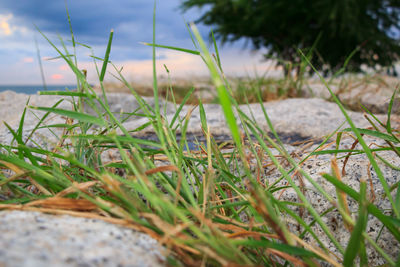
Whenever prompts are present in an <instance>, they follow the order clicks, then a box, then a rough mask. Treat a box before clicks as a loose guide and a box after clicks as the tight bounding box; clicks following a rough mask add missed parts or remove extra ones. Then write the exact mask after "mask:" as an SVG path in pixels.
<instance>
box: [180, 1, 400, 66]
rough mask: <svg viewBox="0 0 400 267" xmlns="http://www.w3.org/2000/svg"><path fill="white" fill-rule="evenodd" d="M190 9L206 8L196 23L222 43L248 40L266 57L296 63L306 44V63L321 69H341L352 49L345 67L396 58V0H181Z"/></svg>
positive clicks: (399, 50) (399, 14) (399, 35)
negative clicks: (308, 59) (210, 30)
mask: <svg viewBox="0 0 400 267" xmlns="http://www.w3.org/2000/svg"><path fill="white" fill-rule="evenodd" d="M193 7H199V8H203V7H205V8H206V9H205V12H204V14H203V15H202V16H201V17H200V18H199V19H198V20H197V22H202V23H204V24H206V25H211V26H214V27H216V28H215V29H214V33H215V35H216V37H217V38H218V39H220V40H222V42H223V43H225V42H232V41H236V40H238V39H241V38H247V39H250V40H251V42H252V44H253V45H254V47H255V48H256V49H259V48H261V47H266V48H267V51H268V52H267V54H266V55H265V56H266V58H277V59H279V60H283V61H286V62H287V61H289V62H292V63H294V64H295V65H297V66H298V65H299V63H300V62H301V56H300V55H299V53H298V49H301V50H302V51H303V52H305V53H307V51H310V50H311V48H313V49H312V51H311V52H312V53H313V56H312V58H311V62H312V63H313V65H314V66H315V67H316V68H317V69H319V70H322V71H324V72H325V73H327V72H328V71H336V70H337V69H339V68H341V67H342V66H343V64H344V62H345V60H346V58H348V57H349V55H351V54H352V52H353V51H356V53H353V56H352V58H351V60H350V62H349V64H348V65H347V70H349V71H359V70H360V66H361V65H362V64H366V65H367V66H369V67H373V68H375V67H377V66H381V67H387V66H393V64H394V63H395V62H396V61H398V60H399V55H400V45H399V44H400V42H399V40H400V25H399V21H400V0H184V1H183V2H182V5H181V8H182V9H183V10H184V11H186V10H188V9H190V8H193ZM278 64H279V65H284V62H282V61H278ZM393 71H394V68H393Z"/></svg>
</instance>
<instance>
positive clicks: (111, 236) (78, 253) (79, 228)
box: [0, 211, 165, 267]
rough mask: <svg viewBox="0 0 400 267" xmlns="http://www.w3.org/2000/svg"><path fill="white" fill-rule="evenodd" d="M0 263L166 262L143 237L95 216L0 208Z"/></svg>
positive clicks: (130, 266) (124, 265)
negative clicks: (1, 209)
mask: <svg viewBox="0 0 400 267" xmlns="http://www.w3.org/2000/svg"><path fill="white" fill-rule="evenodd" d="M0 232H1V238H0V266H4V267H14V266H15V267H17V266H18V267H21V266H26V267H28V266H29V267H41V266H60V267H61V266H63V267H64V266H65V267H67V266H102V267H106V266H110V267H111V266H121V267H134V266H135V267H142V266H149V267H150V266H151V267H152V266H165V263H164V262H165V257H164V256H163V253H164V249H163V248H162V247H161V246H160V245H159V244H158V243H157V241H156V240H154V239H152V238H151V237H149V236H148V235H145V234H142V233H139V232H135V231H133V230H131V229H128V228H124V227H121V226H117V225H114V224H110V223H106V222H103V221H100V220H94V219H85V218H79V217H71V216H67V215H62V216H56V215H48V214H43V213H39V212H26V211H1V212H0Z"/></svg>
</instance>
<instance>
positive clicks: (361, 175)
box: [266, 138, 400, 266]
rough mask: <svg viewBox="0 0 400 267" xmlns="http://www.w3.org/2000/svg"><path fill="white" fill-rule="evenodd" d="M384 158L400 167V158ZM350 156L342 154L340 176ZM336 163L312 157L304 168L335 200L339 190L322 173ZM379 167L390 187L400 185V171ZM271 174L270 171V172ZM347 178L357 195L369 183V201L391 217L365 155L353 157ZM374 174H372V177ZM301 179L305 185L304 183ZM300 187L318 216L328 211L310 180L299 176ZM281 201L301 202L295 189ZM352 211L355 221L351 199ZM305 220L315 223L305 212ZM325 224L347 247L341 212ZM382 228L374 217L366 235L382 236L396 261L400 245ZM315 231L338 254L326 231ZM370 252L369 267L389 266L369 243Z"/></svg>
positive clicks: (386, 153) (385, 155) (388, 153)
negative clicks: (363, 184)
mask: <svg viewBox="0 0 400 267" xmlns="http://www.w3.org/2000/svg"><path fill="white" fill-rule="evenodd" d="M365 139H366V143H367V144H369V145H371V148H377V146H378V145H384V142H382V141H381V140H378V139H374V138H365ZM352 144H353V140H352V139H350V138H347V139H344V140H343V141H342V142H341V144H340V148H341V149H349V148H350V147H351V145H352ZM316 146H317V145H314V146H312V147H311V148H309V150H307V152H306V153H304V154H303V156H305V155H308V152H311V151H312V150H313V149H315V148H316ZM326 149H335V145H331V146H329V147H327V148H326ZM355 149H362V148H361V146H360V145H357V146H356V147H355ZM377 154H379V155H380V156H381V157H383V158H384V159H386V160H387V161H388V162H389V163H391V164H393V165H394V166H400V158H399V157H398V156H397V155H396V154H395V153H394V152H392V151H380V152H377ZM346 155H347V154H339V155H338V159H337V160H336V162H337V164H338V167H339V170H340V172H341V171H342V168H343V166H344V160H345V159H344V156H346ZM332 159H334V156H333V155H329V154H326V155H319V156H316V157H312V158H310V159H308V160H307V161H305V163H304V164H303V165H302V169H303V170H304V171H305V172H306V173H308V174H309V175H310V177H311V179H312V180H313V181H315V182H316V183H317V184H319V185H320V186H322V188H323V189H324V190H325V191H326V193H327V194H328V195H329V196H332V197H333V198H334V199H335V200H336V199H337V197H336V196H337V193H336V189H335V188H334V187H333V186H332V184H330V183H329V182H328V181H327V180H325V178H323V177H322V175H321V174H322V173H331V160H332ZM377 162H378V165H379V167H380V169H381V171H382V173H383V176H384V177H385V180H386V182H387V183H388V185H389V187H390V186H392V185H394V184H395V183H397V182H398V181H400V171H398V170H394V169H392V168H390V167H389V166H387V165H385V164H383V163H382V162H381V161H380V160H378V159H377ZM268 171H269V170H268V169H267V170H266V172H268ZM345 171H346V175H344V176H342V182H344V183H345V184H346V185H348V186H350V187H351V188H353V189H354V190H355V191H357V192H359V186H360V180H361V179H363V180H365V181H366V183H367V196H368V199H372V200H373V204H374V205H376V206H377V207H378V208H379V209H380V210H381V211H385V212H384V214H386V215H391V214H390V210H391V205H390V203H389V201H388V200H387V198H385V194H384V189H383V187H382V184H381V182H380V180H379V178H378V177H377V175H376V172H375V171H374V169H373V168H372V167H371V166H370V165H369V160H368V158H367V156H366V155H365V154H360V155H352V156H350V157H349V159H348V162H347V164H346V167H345ZM369 173H370V174H369ZM280 176H281V175H280V173H278V172H275V173H273V174H270V175H268V176H267V178H266V179H267V180H268V183H271V182H273V181H274V180H276V179H277V178H279V177H280ZM300 179H301V181H302V183H301V182H300ZM294 180H295V181H296V184H297V185H298V186H299V187H301V188H302V189H303V191H304V192H305V196H306V198H307V199H308V201H310V203H311V204H312V206H313V207H314V209H315V210H316V211H317V212H318V214H322V213H323V212H324V211H326V210H327V209H328V208H329V207H331V206H332V204H331V203H330V202H329V201H328V200H327V199H326V198H325V197H324V196H322V194H321V193H320V192H318V191H317V190H316V188H315V187H314V186H313V185H312V184H311V182H310V181H309V180H307V179H306V178H305V177H304V176H303V177H301V178H299V177H298V176H296V178H294ZM285 184H286V181H285V180H283V181H282V182H280V184H278V185H282V186H283V185H285ZM395 191H396V190H394V191H393V192H392V197H393V198H395V194H396V192H395ZM280 193H281V192H277V193H276V197H279V194H280ZM281 199H283V200H287V201H292V202H299V198H298V196H297V194H296V192H295V191H294V190H293V189H288V190H286V191H285V192H284V193H283V194H282V195H281ZM347 200H348V205H349V210H350V212H351V215H352V217H353V218H354V219H356V218H357V216H358V203H357V202H356V201H354V200H353V199H351V198H350V197H348V198H347ZM294 211H295V212H299V210H298V208H294ZM304 214H305V215H304V218H305V220H306V222H308V223H311V221H312V219H313V217H312V216H311V215H310V214H309V213H308V212H307V211H305V213H304ZM323 221H324V222H325V223H326V224H327V226H328V227H329V230H330V231H331V232H332V233H333V235H334V236H335V238H336V239H337V240H338V241H339V243H340V244H341V245H342V246H343V247H346V245H347V243H348V241H349V238H350V233H349V231H348V230H347V229H346V228H345V227H344V225H343V220H342V218H341V215H340V214H339V212H337V211H335V212H330V213H328V214H327V215H325V216H324V217H323ZM296 226H297V224H296V223H294V224H293V225H292V229H293V230H295V229H296ZM381 228H382V223H380V221H379V220H378V219H376V218H375V217H374V216H372V215H369V218H368V225H367V228H366V232H367V233H368V234H369V235H370V237H371V238H372V239H373V240H375V239H376V238H377V237H378V235H379V234H380V237H379V239H378V242H377V244H378V246H379V247H381V248H382V249H383V250H384V251H385V252H386V253H388V255H391V256H392V258H394V259H395V258H396V257H397V256H398V255H399V253H400V244H399V242H397V241H396V240H395V238H394V237H393V235H392V234H391V233H390V232H389V231H388V230H387V229H386V228H385V229H384V230H383V231H382V233H380V231H381ZM313 229H314V230H315V233H316V234H317V236H319V237H322V238H321V241H322V242H323V243H324V244H325V245H326V246H327V247H328V248H329V250H330V251H333V252H336V253H337V252H338V250H337V249H336V248H335V246H334V244H333V243H332V242H330V241H329V239H328V238H326V235H325V234H324V232H323V231H322V229H321V228H320V227H319V226H314V227H313ZM305 240H309V241H312V242H315V240H314V239H313V238H312V236H311V235H306V238H305ZM367 250H368V256H369V264H370V266H380V265H383V264H385V263H386V261H385V260H384V259H383V258H382V257H381V256H380V255H379V254H378V253H377V252H376V251H375V250H374V249H373V248H372V246H371V245H369V244H368V243H367Z"/></svg>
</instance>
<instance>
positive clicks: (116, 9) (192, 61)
mask: <svg viewBox="0 0 400 267" xmlns="http://www.w3.org/2000/svg"><path fill="white" fill-rule="evenodd" d="M180 2H181V0H158V1H157V15H156V16H157V17H156V18H157V19H156V28H157V30H156V34H157V37H156V38H157V40H156V42H157V43H158V44H163V45H170V46H179V47H184V48H189V49H194V47H193V44H192V42H191V39H190V35H189V34H188V31H187V28H186V26H185V23H184V21H187V22H191V21H193V20H195V19H196V18H198V17H199V15H200V14H201V10H198V9H197V10H196V9H193V10H190V11H189V12H186V13H182V12H181V10H179V5H180ZM67 4H68V9H69V13H70V17H71V21H72V22H71V23H72V28H73V32H74V35H75V38H76V41H77V42H80V43H83V44H86V45H89V46H91V47H92V49H93V51H94V54H95V55H96V56H99V57H103V56H104V51H105V47H106V44H107V41H108V36H109V33H110V30H111V29H114V40H113V46H112V51H111V58H110V59H111V61H113V62H114V63H115V64H116V65H118V66H119V67H122V66H123V67H124V72H123V73H124V75H125V76H126V77H127V79H128V80H132V81H134V80H138V79H141V78H146V77H150V76H151V73H152V72H151V55H152V51H151V48H150V47H147V46H144V45H142V44H140V43H139V42H151V41H152V16H153V1H152V0H68V1H67ZM35 25H36V26H37V27H38V28H39V29H40V30H41V31H42V32H43V33H44V34H45V35H46V36H48V37H49V39H50V40H52V41H53V42H54V43H55V44H56V45H57V46H58V47H59V48H62V45H61V43H60V39H59V38H60V37H61V38H62V39H63V40H64V42H65V44H66V46H67V47H68V48H70V47H71V42H70V41H69V40H71V37H70V30H69V26H68V20H67V15H66V8H65V2H64V0H17V1H16V0H1V1H0V85H22V84H25V85H27V84H41V76H40V71H39V62H38V54H37V50H36V46H35V38H36V39H37V42H38V47H39V51H40V55H41V58H42V63H43V68H44V73H45V79H46V83H47V84H71V83H73V81H74V78H73V75H72V72H71V71H70V70H69V69H68V67H67V65H66V64H65V62H63V61H62V60H60V59H58V60H48V59H49V58H53V57H56V56H57V54H56V52H55V50H54V49H53V48H52V47H51V46H50V45H49V44H48V43H47V41H46V40H45V39H44V38H43V37H42V36H41V35H40V33H39V32H38V31H37V30H36V29H35ZM198 27H199V29H200V31H201V33H202V35H203V37H205V38H207V36H208V33H209V31H210V28H208V27H205V26H202V25H198ZM210 47H211V45H210ZM244 47H245V42H244V41H239V42H237V43H235V44H232V45H225V46H224V47H222V48H221V50H222V52H221V54H222V63H223V67H224V69H225V71H226V72H227V73H230V74H236V75H244V74H246V73H249V74H254V73H255V72H256V71H257V72H259V73H262V72H263V71H265V70H266V69H269V68H271V65H270V64H269V63H266V62H263V61H262V55H261V53H260V52H254V51H251V49H250V48H251V47H247V48H246V49H244ZM77 52H78V55H79V57H78V58H79V67H80V68H82V69H88V70H89V71H88V77H89V80H90V81H91V82H95V81H96V75H95V71H94V67H93V66H94V65H93V60H92V59H91V58H90V57H89V56H90V54H91V51H90V50H89V49H87V48H84V47H80V48H79V49H78V51H77ZM157 57H158V64H157V66H158V73H159V74H161V75H162V74H165V73H166V72H165V70H164V68H163V64H166V65H167V67H168V68H169V70H170V72H171V75H172V76H173V77H182V76H185V77H187V76H188V75H199V76H201V75H205V74H207V70H206V69H205V68H204V63H203V62H202V61H201V60H200V59H199V58H198V57H196V56H193V55H188V54H184V53H181V52H176V51H171V50H165V49H158V51H157ZM107 78H108V79H110V80H112V76H111V75H108V76H107Z"/></svg>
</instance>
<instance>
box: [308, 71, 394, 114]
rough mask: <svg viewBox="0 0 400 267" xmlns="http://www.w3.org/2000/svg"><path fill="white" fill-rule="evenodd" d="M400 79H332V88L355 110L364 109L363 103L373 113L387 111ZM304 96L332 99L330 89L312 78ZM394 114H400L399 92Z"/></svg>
mask: <svg viewBox="0 0 400 267" xmlns="http://www.w3.org/2000/svg"><path fill="white" fill-rule="evenodd" d="M399 84H400V79H398V78H394V77H388V76H382V77H374V76H372V77H370V78H369V79H367V78H364V80H362V79H360V78H357V77H355V78H353V79H351V78H347V79H344V80H340V81H338V80H336V81H332V82H331V83H330V84H329V87H330V89H331V90H332V91H333V93H335V94H336V95H337V96H338V97H339V99H340V100H341V101H342V102H343V103H344V104H345V105H347V106H348V107H349V108H351V109H353V110H362V108H361V105H363V106H364V107H366V108H367V109H368V110H369V111H371V112H373V113H381V114H383V113H386V112H387V110H388V106H389V102H390V98H391V97H392V95H393V92H394V91H395V90H396V89H397V88H398V86H399ZM302 93H303V96H305V97H317V98H321V99H331V95H330V93H329V91H328V90H327V89H326V87H325V85H323V84H322V83H321V82H320V81H318V80H310V81H307V82H306V83H305V85H304V86H303V88H302ZM392 112H393V113H394V114H400V97H399V94H398V93H397V94H396V96H395V99H394V105H393V111H392Z"/></svg>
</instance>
